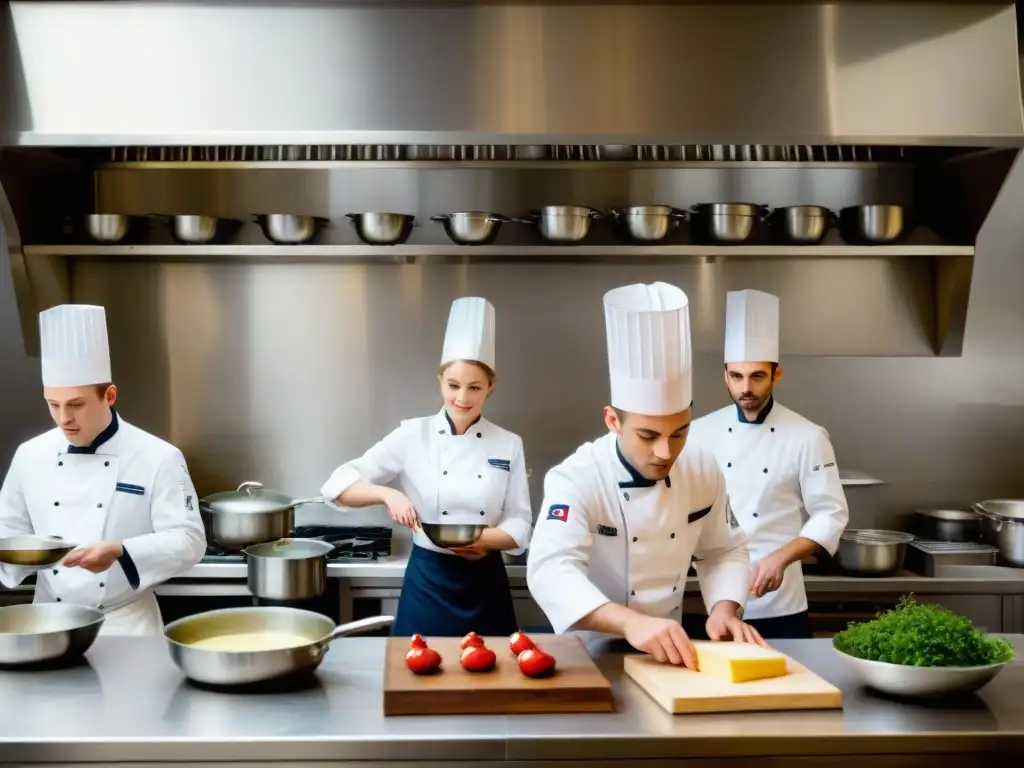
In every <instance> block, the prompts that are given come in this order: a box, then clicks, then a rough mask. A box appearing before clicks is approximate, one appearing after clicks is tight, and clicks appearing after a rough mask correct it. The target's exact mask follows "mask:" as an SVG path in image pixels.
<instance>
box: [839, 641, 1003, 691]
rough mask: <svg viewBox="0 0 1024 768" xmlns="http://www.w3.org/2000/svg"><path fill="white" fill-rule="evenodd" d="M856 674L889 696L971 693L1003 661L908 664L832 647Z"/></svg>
mask: <svg viewBox="0 0 1024 768" xmlns="http://www.w3.org/2000/svg"><path fill="white" fill-rule="evenodd" d="M833 650H835V652H836V656H838V657H839V658H840V659H841V660H842V662H843V664H845V665H846V666H847V668H848V669H850V670H851V671H852V672H853V673H854V675H856V676H857V678H858V679H859V680H860V681H861V682H862V683H864V685H867V686H870V687H872V688H874V689H875V690H878V691H881V692H882V693H887V694H889V695H891V696H904V697H934V696H948V695H950V694H957V693H961V694H962V693H973V692H974V691H977V690H978V689H980V688H982V687H984V686H986V685H988V684H989V683H990V682H991V681H992V680H993V679H994V678H995V676H996V675H998V674H999V673H1000V672H1002V671H1003V670H1004V669H1005V668H1006V665H1007V662H1004V663H1002V664H987V665H985V666H982V667H908V666H903V665H900V664H886V663H883V662H880V661H870V660H868V659H858V658H856V657H855V656H850V655H849V654H846V653H843V652H842V651H839V650H838V649H835V648H833Z"/></svg>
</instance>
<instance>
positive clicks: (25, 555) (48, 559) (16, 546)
mask: <svg viewBox="0 0 1024 768" xmlns="http://www.w3.org/2000/svg"><path fill="white" fill-rule="evenodd" d="M76 546H78V545H77V544H72V543H71V542H70V541H65V540H64V539H62V538H61V537H60V536H32V535H22V536H5V537H3V538H0V563H7V564H8V565H53V564H54V563H56V562H59V561H60V560H62V559H63V558H64V555H66V554H67V553H68V552H70V551H71V550H72V549H74V548H75V547H76Z"/></svg>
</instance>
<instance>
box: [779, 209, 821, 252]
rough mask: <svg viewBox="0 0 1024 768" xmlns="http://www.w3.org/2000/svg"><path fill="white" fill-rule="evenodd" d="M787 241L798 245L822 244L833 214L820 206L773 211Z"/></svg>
mask: <svg viewBox="0 0 1024 768" xmlns="http://www.w3.org/2000/svg"><path fill="white" fill-rule="evenodd" d="M773 214H774V217H775V222H774V223H775V225H776V226H777V227H778V228H779V229H780V230H781V233H782V235H783V237H784V238H785V240H787V241H788V242H790V243H795V244H797V245H815V244H817V243H820V242H821V241H822V240H823V239H824V238H825V234H826V233H827V232H828V228H829V225H830V224H831V223H832V220H833V214H832V212H831V211H830V210H829V209H828V208H825V207H823V206H820V205H789V206H786V207H785V208H776V209H775V210H774V211H773Z"/></svg>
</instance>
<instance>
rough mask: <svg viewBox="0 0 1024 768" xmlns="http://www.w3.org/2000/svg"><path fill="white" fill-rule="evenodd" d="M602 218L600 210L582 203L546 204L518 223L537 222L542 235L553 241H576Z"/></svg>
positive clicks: (584, 235)
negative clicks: (594, 221) (592, 223)
mask: <svg viewBox="0 0 1024 768" xmlns="http://www.w3.org/2000/svg"><path fill="white" fill-rule="evenodd" d="M599 218H601V213H600V211H595V210H594V209H593V208H587V207H585V206H581V205H546V206H544V207H543V208H540V209H539V210H537V211H534V212H531V214H530V216H529V217H528V218H522V219H513V221H515V222H516V223H518V224H535V225H536V226H537V230H538V231H539V232H540V236H541V237H543V238H544V239H545V240H548V241H549V242H552V243H576V242H579V241H580V240H582V239H583V238H585V237H586V236H587V233H588V232H590V223H591V222H592V221H593V220H594V219H599Z"/></svg>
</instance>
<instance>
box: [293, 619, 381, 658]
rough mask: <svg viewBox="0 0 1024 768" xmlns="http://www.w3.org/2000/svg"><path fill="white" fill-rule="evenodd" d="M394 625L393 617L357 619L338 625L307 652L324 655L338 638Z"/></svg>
mask: <svg viewBox="0 0 1024 768" xmlns="http://www.w3.org/2000/svg"><path fill="white" fill-rule="evenodd" d="M394 623H395V617H394V616H370V617H369V618H366V619H359V620H358V621H349V622H346V623H345V624H339V625H338V626H336V627H335V628H334V631H333V632H331V634H330V635H329V636H328V637H327V638H326V639H325V640H323V641H322V642H319V643H317V644H316V645H315V646H313V647H312V648H310V649H309V652H310V653H311V654H313V655H314V656H319V655H321V654H324V653H326V652H327V647H328V646H329V645H330V644H331V643H332V642H334V641H335V640H337V639H338V638H339V637H345V636H347V635H358V634H359V633H360V632H372V631H373V630H375V629H383V628H384V627H390V626H391V625H392V624H394Z"/></svg>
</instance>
